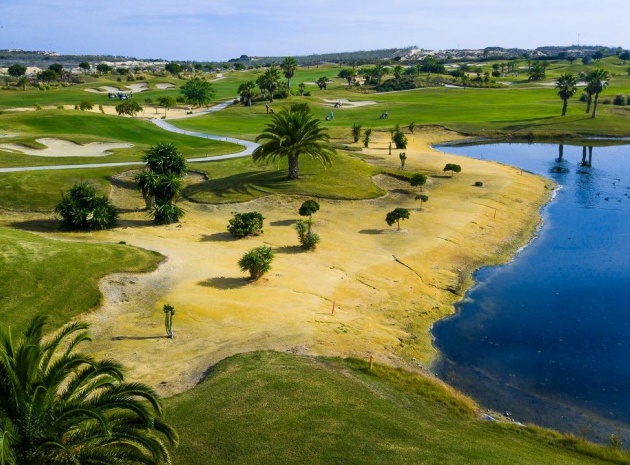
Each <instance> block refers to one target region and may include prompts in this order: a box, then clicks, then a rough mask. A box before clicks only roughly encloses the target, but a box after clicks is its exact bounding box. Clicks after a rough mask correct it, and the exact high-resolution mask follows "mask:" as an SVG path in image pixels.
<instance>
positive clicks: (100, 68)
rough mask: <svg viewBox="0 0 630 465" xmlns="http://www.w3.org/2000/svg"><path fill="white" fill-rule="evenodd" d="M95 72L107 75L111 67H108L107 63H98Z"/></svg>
mask: <svg viewBox="0 0 630 465" xmlns="http://www.w3.org/2000/svg"><path fill="white" fill-rule="evenodd" d="M96 71H98V72H99V73H101V74H107V73H111V72H112V67H111V66H109V65H108V64H107V63H99V64H98V65H96Z"/></svg>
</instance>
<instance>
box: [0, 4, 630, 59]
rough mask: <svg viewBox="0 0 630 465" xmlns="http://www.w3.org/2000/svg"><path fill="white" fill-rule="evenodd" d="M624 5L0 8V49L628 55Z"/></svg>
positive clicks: (184, 54) (199, 55) (216, 54)
mask: <svg viewBox="0 0 630 465" xmlns="http://www.w3.org/2000/svg"><path fill="white" fill-rule="evenodd" d="M628 18H630V2H629V1H628V0H597V1H593V0H572V1H565V0H522V1H519V0H257V1H252V0H128V1H127V2H111V1H108V2H105V1H102V0H0V49H22V50H40V51H53V52H58V53H62V54H103V55H120V56H128V57H136V58H143V59H167V60H194V61H224V60H228V59H230V58H238V57H240V56H241V55H249V56H281V57H282V56H299V55H310V54H314V53H331V52H347V51H357V50H373V49H383V48H398V47H400V48H402V47H407V46H417V47H418V48H422V49H426V50H444V49H464V48H471V49H479V48H485V47H493V46H497V47H504V48H513V47H514V48H523V49H533V48H536V47H539V46H546V45H559V46H568V45H575V44H581V45H604V46H611V47H622V48H624V49H630V33H628V28H627V22H628Z"/></svg>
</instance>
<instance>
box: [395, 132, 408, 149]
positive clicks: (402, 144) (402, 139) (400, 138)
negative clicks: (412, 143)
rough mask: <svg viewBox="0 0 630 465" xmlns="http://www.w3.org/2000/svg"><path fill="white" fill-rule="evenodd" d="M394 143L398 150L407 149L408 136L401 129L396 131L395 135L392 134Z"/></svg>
mask: <svg viewBox="0 0 630 465" xmlns="http://www.w3.org/2000/svg"><path fill="white" fill-rule="evenodd" d="M392 142H394V144H395V145H396V148H397V149H406V148H407V136H405V134H404V133H403V132H402V131H401V130H400V128H397V129H395V130H394V133H393V134H392Z"/></svg>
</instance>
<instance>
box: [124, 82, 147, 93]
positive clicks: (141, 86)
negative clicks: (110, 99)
mask: <svg viewBox="0 0 630 465" xmlns="http://www.w3.org/2000/svg"><path fill="white" fill-rule="evenodd" d="M126 87H127V89H131V90H132V91H134V92H144V91H145V90H149V84H147V83H146V82H139V83H137V84H129V85H127V86H126Z"/></svg>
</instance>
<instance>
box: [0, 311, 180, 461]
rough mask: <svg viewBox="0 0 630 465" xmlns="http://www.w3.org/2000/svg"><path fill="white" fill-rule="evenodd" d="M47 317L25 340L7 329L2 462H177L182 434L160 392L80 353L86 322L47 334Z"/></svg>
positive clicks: (2, 346)
mask: <svg viewBox="0 0 630 465" xmlns="http://www.w3.org/2000/svg"><path fill="white" fill-rule="evenodd" d="M45 324H46V318H45V317H43V316H38V317H35V318H33V320H31V322H30V323H29V325H28V327H27V328H26V330H25V331H24V333H23V335H22V337H21V338H20V339H18V340H15V339H14V338H13V336H12V334H11V331H10V330H6V329H5V328H1V329H0V454H1V455H0V463H2V464H7V465H17V464H41V465H48V464H50V465H55V464H63V465H66V464H112V465H117V464H121V465H122V464H131V463H143V464H170V463H171V460H170V454H169V451H168V449H167V448H166V444H165V442H168V443H170V444H171V445H175V444H177V442H178V437H177V433H176V432H175V430H173V428H172V427H171V426H169V425H168V424H166V423H165V422H164V420H163V419H162V412H161V404H160V401H159V400H158V398H157V395H156V393H155V392H154V391H153V390H152V389H151V388H149V387H148V386H145V385H143V384H139V383H127V382H125V381H124V377H123V369H122V367H121V365H119V364H118V363H116V362H114V361H111V360H104V361H97V360H94V359H93V358H92V357H90V356H88V355H85V354H81V353H77V352H76V351H75V349H76V347H77V346H78V345H79V344H81V343H82V342H84V341H88V340H89V336H88V334H87V328H88V326H87V325H86V324H84V323H72V324H69V325H66V326H65V327H63V328H62V329H61V330H59V331H58V332H57V333H56V334H54V335H52V336H50V337H44V326H45Z"/></svg>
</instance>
